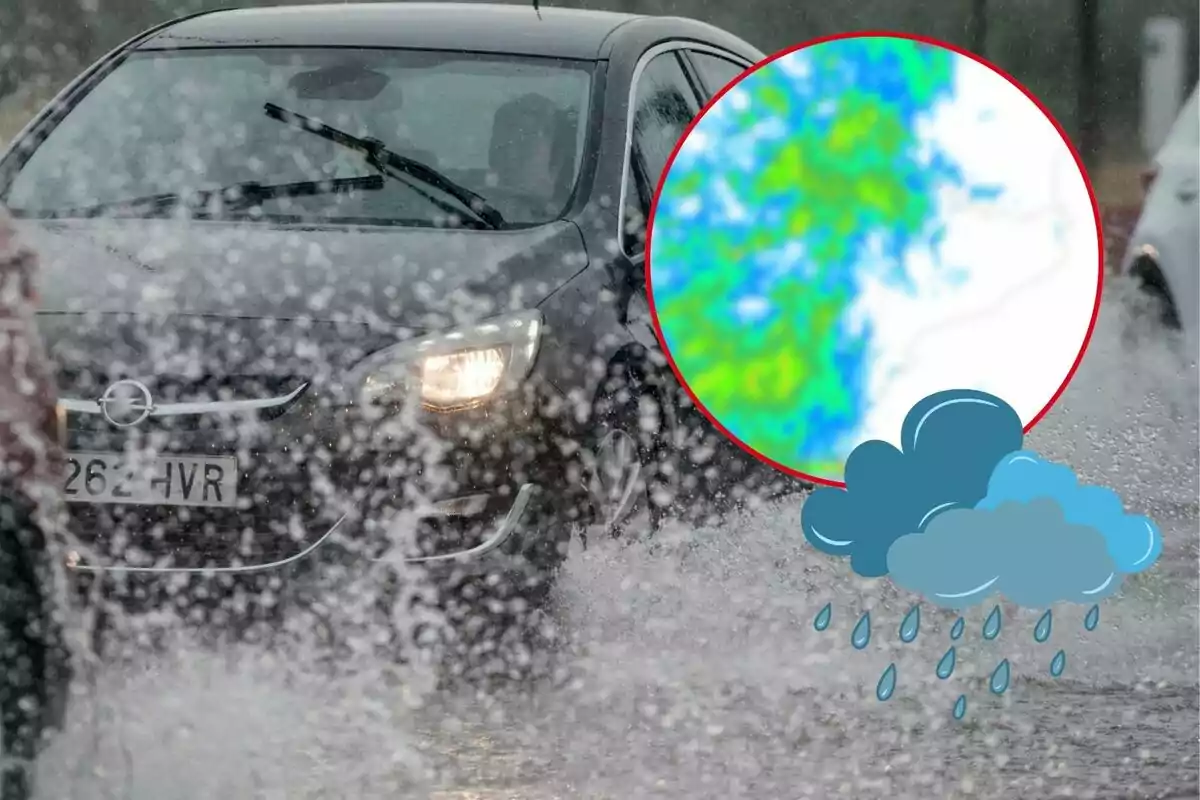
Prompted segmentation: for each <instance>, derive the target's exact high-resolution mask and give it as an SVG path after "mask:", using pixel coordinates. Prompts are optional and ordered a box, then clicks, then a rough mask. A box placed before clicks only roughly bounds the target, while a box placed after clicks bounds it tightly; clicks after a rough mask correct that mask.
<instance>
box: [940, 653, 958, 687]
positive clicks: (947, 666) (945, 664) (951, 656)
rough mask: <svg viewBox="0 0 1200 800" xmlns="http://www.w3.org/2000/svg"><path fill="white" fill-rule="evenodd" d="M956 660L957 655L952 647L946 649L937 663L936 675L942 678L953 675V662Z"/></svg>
mask: <svg viewBox="0 0 1200 800" xmlns="http://www.w3.org/2000/svg"><path fill="white" fill-rule="evenodd" d="M957 660H958V656H957V655H956V654H955V652H954V648H953V647H951V648H950V649H949V650H947V651H946V655H944V656H942V658H941V660H940V661H938V663H937V676H938V677H939V678H941V679H942V680H946V679H947V678H949V677H950V676H951V675H953V674H954V664H955V662H957Z"/></svg>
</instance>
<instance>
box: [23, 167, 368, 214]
mask: <svg viewBox="0 0 1200 800" xmlns="http://www.w3.org/2000/svg"><path fill="white" fill-rule="evenodd" d="M382 188H383V177H382V176H380V175H364V176H362V177H357V178H331V179H328V180H323V181H296V182H294V183H274V184H264V183H261V182H260V181H244V182H242V183H235V184H232V185H230V186H222V187H221V188H219V189H202V190H200V191H197V192H187V193H183V192H169V193H165V194H152V195H146V196H145V197H133V198H130V199H127V200H113V201H109V202H105V203H97V204H95V205H90V206H80V207H77V208H67V209H58V210H54V211H46V212H43V213H42V214H40V216H43V217H50V218H54V217H71V218H75V217H98V216H102V215H103V214H105V213H106V212H109V211H126V210H127V211H134V210H143V209H144V210H146V211H165V210H167V209H169V208H175V207H178V206H186V207H188V208H190V209H193V210H200V211H203V210H205V209H206V208H207V207H208V206H209V205H210V204H211V203H212V202H213V201H218V202H219V203H220V208H221V209H222V210H230V211H236V210H241V209H246V208H254V207H255V206H259V205H262V204H263V203H264V202H266V201H267V200H273V199H275V198H278V197H314V196H317V195H324V194H348V193H350V192H363V191H365V192H371V191H378V190H380V189H382Z"/></svg>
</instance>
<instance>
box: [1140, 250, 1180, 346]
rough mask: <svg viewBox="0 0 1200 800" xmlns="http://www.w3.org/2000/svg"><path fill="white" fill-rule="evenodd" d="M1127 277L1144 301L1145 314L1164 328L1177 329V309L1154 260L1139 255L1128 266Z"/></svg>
mask: <svg viewBox="0 0 1200 800" xmlns="http://www.w3.org/2000/svg"><path fill="white" fill-rule="evenodd" d="M1129 277H1130V278H1132V279H1133V281H1134V283H1135V285H1136V286H1137V288H1138V289H1139V290H1140V291H1141V297H1140V298H1139V299H1141V300H1143V301H1144V303H1145V306H1144V307H1145V310H1146V311H1147V312H1148V314H1147V315H1148V316H1149V317H1151V319H1153V320H1154V321H1155V322H1156V323H1157V324H1158V325H1160V326H1161V327H1162V328H1164V329H1166V330H1179V329H1180V327H1181V326H1180V321H1179V311H1178V309H1177V308H1176V307H1175V300H1174V298H1173V297H1172V296H1171V290H1170V288H1169V287H1168V286H1167V281H1166V279H1165V278H1164V277H1163V274H1162V271H1161V270H1160V269H1159V268H1158V264H1157V263H1156V262H1155V260H1154V259H1153V258H1152V257H1150V256H1148V255H1141V256H1139V257H1138V258H1137V259H1136V260H1135V261H1134V262H1133V264H1131V265H1130V267H1129Z"/></svg>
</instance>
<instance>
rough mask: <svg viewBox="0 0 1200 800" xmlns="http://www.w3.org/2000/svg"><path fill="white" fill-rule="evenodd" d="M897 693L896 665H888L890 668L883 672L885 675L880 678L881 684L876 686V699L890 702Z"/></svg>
mask: <svg viewBox="0 0 1200 800" xmlns="http://www.w3.org/2000/svg"><path fill="white" fill-rule="evenodd" d="M895 691H896V665H895V664H888V668H887V669H885V670H884V671H883V675H881V676H880V677H879V683H877V684H876V685H875V697H877V698H879V700H880V702H882V701H884V700H888V699H890V698H891V696H892V695H893V694H894V693H895Z"/></svg>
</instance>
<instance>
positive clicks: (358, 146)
mask: <svg viewBox="0 0 1200 800" xmlns="http://www.w3.org/2000/svg"><path fill="white" fill-rule="evenodd" d="M263 108H264V110H265V111H266V113H267V116H268V117H270V118H271V119H274V120H278V121H279V122H282V123H284V124H285V125H290V126H292V127H293V128H297V129H298V130H302V131H307V132H308V133H312V134H315V135H317V136H320V137H321V138H322V139H325V140H326V141H330V142H333V143H334V144H337V145H340V146H342V147H346V148H349V149H350V150H354V151H356V152H358V153H361V154H362V155H363V157H364V158H365V159H366V162H367V163H368V164H370V165H371V166H373V167H375V169H377V170H379V171H380V172H383V173H389V169H390V170H394V171H395V172H399V173H402V174H403V175H406V176H408V177H410V178H415V179H416V180H418V181H420V182H421V183H424V184H426V185H427V186H432V187H433V188H435V189H437V190H438V191H441V192H444V193H445V194H448V195H450V196H451V197H453V198H454V199H455V200H457V201H458V202H459V203H461V204H462V205H464V206H466V208H467V209H468V210H470V212H471V213H472V214H474V215H475V216H476V217H478V218H479V219H480V220H482V221H483V222H484V223H485V224H486V225H487V226H488V227H489V228H493V229H499V228H501V227H503V226H504V217H503V216H502V215H501V214H500V212H499V211H498V210H496V208H495V207H494V206H493V205H492V204H491V203H489V202H488V201H487V200H485V199H484V198H482V197H480V196H479V195H477V194H476V193H475V192H473V191H471V190H470V189H468V188H467V187H465V186H463V185H461V184H459V183H455V182H454V181H453V180H451V179H450V178H448V177H447V176H445V175H443V174H442V173H440V172H438V171H437V170H436V169H434V168H433V167H431V166H429V165H428V164H422V163H421V162H420V161H417V160H415V159H412V158H409V157H408V156H402V155H400V154H399V153H396V152H393V151H391V150H389V149H388V148H387V145H385V144H384V143H383V142H381V141H380V140H378V139H374V138H371V137H367V136H355V135H353V134H350V133H346V132H345V131H342V130H338V129H337V128H334V127H332V126H330V125H326V124H325V123H324V122H321V121H320V120H317V119H313V118H312V117H306V116H304V115H303V114H297V113H296V112H295V111H288V110H287V109H286V108H283V107H281V106H277V105H275V104H274V103H266V104H265V105H264V106H263ZM389 174H390V173H389ZM412 188H414V189H415V188H416V187H412ZM418 191H419V190H418ZM420 194H421V195H422V196H424V197H425V198H426V199H427V200H429V201H431V202H433V203H435V204H436V205H438V206H439V207H441V208H442V210H443V211H453V209H452V208H447V207H446V206H445V204H443V203H441V202H439V201H438V200H437V199H436V198H434V197H432V196H430V195H428V194H426V193H425V192H420Z"/></svg>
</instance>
